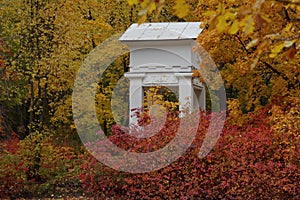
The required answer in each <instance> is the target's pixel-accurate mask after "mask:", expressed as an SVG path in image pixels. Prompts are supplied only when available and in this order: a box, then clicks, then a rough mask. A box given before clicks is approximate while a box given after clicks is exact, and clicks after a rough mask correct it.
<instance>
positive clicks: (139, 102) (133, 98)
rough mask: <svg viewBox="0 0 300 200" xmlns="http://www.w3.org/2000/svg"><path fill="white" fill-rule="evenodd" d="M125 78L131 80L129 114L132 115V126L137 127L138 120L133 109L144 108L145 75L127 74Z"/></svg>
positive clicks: (130, 121)
mask: <svg viewBox="0 0 300 200" xmlns="http://www.w3.org/2000/svg"><path fill="white" fill-rule="evenodd" d="M125 77H126V78H128V79H129V80H130V88H129V95H130V96H129V109H130V110H129V111H130V112H129V113H130V120H129V123H130V125H137V118H136V117H134V113H135V111H132V109H135V108H142V106H143V97H144V94H143V78H144V77H145V73H138V74H137V73H130V72H127V73H126V74H125Z"/></svg>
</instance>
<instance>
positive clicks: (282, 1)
mask: <svg viewBox="0 0 300 200" xmlns="http://www.w3.org/2000/svg"><path fill="white" fill-rule="evenodd" d="M275 1H276V2H279V3H286V4H294V5H298V6H299V5H300V2H293V1H288V0H275Z"/></svg>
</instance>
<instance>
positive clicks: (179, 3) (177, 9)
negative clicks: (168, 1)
mask: <svg viewBox="0 0 300 200" xmlns="http://www.w3.org/2000/svg"><path fill="white" fill-rule="evenodd" d="M173 9H174V14H175V15H177V16H178V17H179V18H183V17H185V16H186V15H187V14H188V13H189V11H190V5H189V4H187V3H186V1H185V0H176V1H175V6H174V7H173Z"/></svg>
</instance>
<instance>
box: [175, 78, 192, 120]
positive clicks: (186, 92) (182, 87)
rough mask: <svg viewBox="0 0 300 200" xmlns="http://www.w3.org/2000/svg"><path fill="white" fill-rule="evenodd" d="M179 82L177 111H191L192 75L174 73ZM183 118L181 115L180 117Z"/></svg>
mask: <svg viewBox="0 0 300 200" xmlns="http://www.w3.org/2000/svg"><path fill="white" fill-rule="evenodd" d="M175 76H176V77H177V78H178V80H179V102H180V105H179V110H184V109H188V111H189V112H191V111H192V109H193V98H194V93H193V87H192V76H193V73H175ZM182 116H183V115H182Z"/></svg>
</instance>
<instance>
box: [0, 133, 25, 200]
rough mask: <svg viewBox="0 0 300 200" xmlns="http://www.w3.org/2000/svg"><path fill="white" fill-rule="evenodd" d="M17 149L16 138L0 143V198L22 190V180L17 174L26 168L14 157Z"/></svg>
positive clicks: (17, 141) (17, 142) (17, 140)
mask: <svg viewBox="0 0 300 200" xmlns="http://www.w3.org/2000/svg"><path fill="white" fill-rule="evenodd" d="M19 148H20V146H19V139H18V138H17V137H12V138H11V139H6V140H3V141H1V142H0V171H1V172H0V198H4V197H7V196H9V195H11V194H14V193H18V192H21V191H22V190H23V188H24V180H23V178H22V177H20V176H19V172H24V171H26V168H25V167H24V166H23V164H24V162H23V161H22V160H20V159H18V158H17V156H16V155H17V153H18V150H19Z"/></svg>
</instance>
